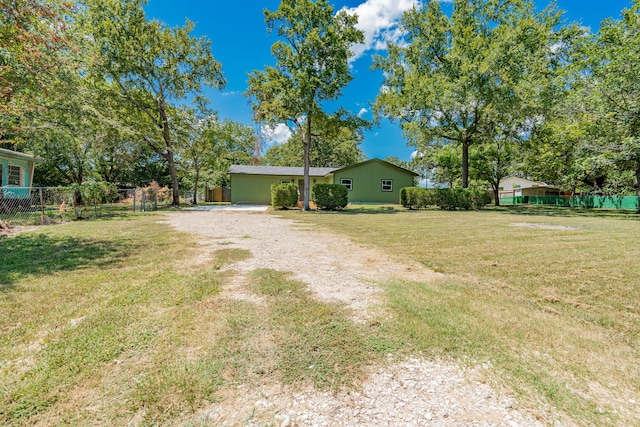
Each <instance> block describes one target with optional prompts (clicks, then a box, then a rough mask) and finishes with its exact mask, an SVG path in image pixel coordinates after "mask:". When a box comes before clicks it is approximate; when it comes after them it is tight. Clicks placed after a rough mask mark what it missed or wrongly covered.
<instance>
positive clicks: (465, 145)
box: [462, 139, 469, 188]
mask: <svg viewBox="0 0 640 427" xmlns="http://www.w3.org/2000/svg"><path fill="white" fill-rule="evenodd" d="M468 187H469V139H465V140H464V141H462V188H468Z"/></svg>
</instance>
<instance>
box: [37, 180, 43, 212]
mask: <svg viewBox="0 0 640 427" xmlns="http://www.w3.org/2000/svg"><path fill="white" fill-rule="evenodd" d="M38 193H40V209H42V216H43V217H44V200H43V199H42V187H38Z"/></svg>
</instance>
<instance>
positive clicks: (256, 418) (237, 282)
mask: <svg viewBox="0 0 640 427" xmlns="http://www.w3.org/2000/svg"><path fill="white" fill-rule="evenodd" d="M168 218H169V223H170V224H171V225H172V226H173V227H175V228H176V229H178V230H181V231H185V232H189V233H195V234H198V235H199V236H201V238H202V242H201V243H202V249H203V252H205V253H206V254H204V255H203V257H200V258H199V259H196V260H195V261H196V262H202V261H203V259H206V258H207V257H213V253H214V252H215V250H216V248H217V249H222V248H239V249H247V250H249V251H251V254H252V257H251V258H249V259H246V260H243V261H240V262H236V263H233V264H231V265H229V266H227V267H225V269H226V270H228V271H229V272H230V273H231V272H235V274H232V275H231V276H230V277H231V278H230V280H229V282H228V283H227V284H226V285H225V286H224V288H225V289H224V290H223V293H222V295H223V296H226V297H228V298H235V299H242V300H245V301H251V302H254V303H258V304H259V303H260V302H261V298H260V297H258V296H257V295H253V294H252V293H251V291H250V289H249V288H248V287H247V286H245V284H246V282H247V281H248V277H249V274H250V273H251V272H252V271H253V270H255V269H259V268H270V269H275V270H279V271H288V272H291V274H292V276H293V277H294V278H295V279H297V280H299V281H302V282H304V283H306V284H307V286H308V287H309V289H310V290H312V291H313V292H314V293H315V295H317V297H318V298H320V299H323V300H327V301H338V302H341V303H344V304H345V305H347V306H348V307H350V308H351V309H352V311H353V313H354V321H366V320H367V319H368V318H370V317H371V316H372V315H373V314H375V313H376V310H378V309H379V308H380V307H381V306H382V302H383V301H382V295H381V293H380V289H379V288H378V287H377V285H376V283H379V282H380V281H384V280H388V279H391V278H401V279H405V280H414V281H431V280H434V279H436V278H438V277H442V275H440V274H438V273H435V272H433V271H431V270H428V269H426V268H424V267H423V266H421V265H419V264H415V263H404V262H401V261H399V260H396V259H393V257H390V256H389V255H388V254H385V253H383V252H381V251H379V250H376V249H373V248H370V247H365V246H363V245H358V244H355V243H353V242H352V241H350V240H349V239H348V238H346V237H344V236H339V235H334V234H330V233H327V232H324V231H318V230H315V229H314V228H313V227H312V226H310V225H307V224H305V225H301V224H297V223H295V222H294V221H290V220H286V219H282V218H278V217H275V216H272V215H269V214H265V213H249V212H225V211H218V212H191V213H173V214H170V215H169V217H168ZM205 262H206V261H205ZM390 357H391V356H390ZM371 369H372V371H371V375H370V376H369V379H368V380H367V381H365V382H364V383H363V384H361V386H360V387H359V388H358V389H357V390H355V391H344V392H339V393H330V392H322V391H318V390H315V389H313V388H312V387H309V388H306V389H303V390H299V389H294V388H290V387H287V386H283V385H281V384H274V383H273V382H272V381H270V382H265V383H264V384H262V383H260V384H257V385H256V384H252V385H250V386H249V385H245V384H241V385H239V386H238V388H237V389H235V390H229V389H227V390H226V391H225V393H224V395H222V396H220V398H221V400H220V401H219V402H217V403H214V404H212V405H210V406H209V407H208V408H206V409H205V410H203V411H201V412H200V413H198V414H197V415H195V416H194V417H190V418H189V419H185V420H184V421H185V424H194V423H195V424H198V425H200V424H202V425H233V426H235V425H248V426H257V425H277V426H281V427H285V426H311V425H314V426H315V425H318V426H333V425H336V426H351V425H360V426H388V425H407V426H411V425H414V426H418V425H433V426H458V425H477V426H542V425H544V423H545V422H544V421H540V420H543V419H544V418H545V417H547V416H548V415H547V414H548V413H547V412H546V410H535V409H524V408H518V406H517V403H516V401H515V400H514V399H513V398H511V397H509V393H508V392H507V391H505V390H501V389H499V388H498V387H495V386H491V385H490V384H491V380H490V379H491V378H492V376H493V375H494V374H493V372H492V369H491V367H477V368H471V369H464V368H462V367H461V366H459V365H457V364H455V363H452V362H445V361H437V360H436V361H427V360H424V359H422V358H415V359H408V360H401V361H394V360H393V359H389V366H386V367H382V368H380V367H371ZM529 406H530V407H531V406H534V407H535V406H536V405H535V404H534V403H533V402H529ZM542 414H545V415H542ZM548 421H550V420H548ZM565 425H567V424H565Z"/></svg>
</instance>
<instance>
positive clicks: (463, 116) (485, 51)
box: [374, 0, 564, 187]
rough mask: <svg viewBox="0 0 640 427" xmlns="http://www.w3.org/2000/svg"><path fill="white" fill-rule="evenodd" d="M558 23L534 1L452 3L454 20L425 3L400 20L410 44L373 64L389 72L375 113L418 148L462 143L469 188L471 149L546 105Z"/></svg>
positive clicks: (551, 11) (464, 174)
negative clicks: (397, 127) (398, 125)
mask: <svg viewBox="0 0 640 427" xmlns="http://www.w3.org/2000/svg"><path fill="white" fill-rule="evenodd" d="M559 18H560V14H559V13H558V12H556V11H555V9H553V8H550V9H547V10H545V11H543V12H542V13H540V14H536V13H535V6H534V4H533V2H532V1H530V0H454V2H453V13H452V14H451V16H447V15H446V14H445V13H444V12H443V11H442V8H441V5H440V2H439V1H436V0H431V1H428V2H426V3H425V5H424V6H423V7H422V8H421V9H413V10H411V11H409V12H407V13H406V14H405V15H404V17H403V19H402V26H403V29H404V30H405V31H406V32H407V44H406V45H401V44H399V45H391V46H390V47H389V53H388V56H387V57H385V58H382V57H379V58H377V59H376V61H375V64H374V67H375V68H377V69H379V70H382V71H384V72H385V78H384V85H383V89H382V90H381V91H380V94H379V95H378V97H377V99H376V105H375V106H376V111H377V112H378V114H380V115H383V116H388V117H390V118H393V119H398V120H400V121H401V122H402V126H403V129H404V131H405V134H406V135H407V136H408V138H409V140H410V141H411V142H412V143H413V144H414V145H416V146H418V149H419V151H422V152H426V151H428V150H427V146H429V145H430V144H442V143H443V142H445V143H453V144H454V145H458V146H460V148H461V154H462V162H461V164H462V186H463V187H467V186H468V185H469V149H470V147H471V146H472V145H474V144H482V143H484V142H486V141H495V138H496V136H497V135H496V132H498V133H500V132H503V131H508V130H510V129H511V128H512V127H513V126H514V123H519V124H516V127H522V125H523V124H524V123H526V122H527V121H530V120H531V118H532V117H534V116H535V115H536V114H540V113H539V109H538V107H539V106H541V105H545V103H544V102H543V101H544V98H543V96H544V95H546V94H547V93H548V91H547V89H546V87H545V86H546V85H548V84H549V82H550V80H549V78H548V77H549V73H550V72H552V70H553V69H554V65H553V63H554V62H555V61H557V57H558V56H559V52H558V51H561V50H562V48H563V45H562V44H561V43H560V42H561V41H562V40H563V37H564V33H563V32H557V31H556V26H557V24H558V22H559ZM506 118H508V119H507V123H503V121H504V120H505V119H506Z"/></svg>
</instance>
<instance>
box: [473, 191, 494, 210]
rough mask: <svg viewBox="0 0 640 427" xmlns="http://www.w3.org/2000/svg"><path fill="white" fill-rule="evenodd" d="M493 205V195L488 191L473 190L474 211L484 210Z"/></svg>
mask: <svg viewBox="0 0 640 427" xmlns="http://www.w3.org/2000/svg"><path fill="white" fill-rule="evenodd" d="M489 203H491V194H489V192H488V191H487V190H483V189H481V188H472V189H471V207H472V208H473V209H478V210H479V209H482V208H484V207H485V206H486V205H488V204H489Z"/></svg>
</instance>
